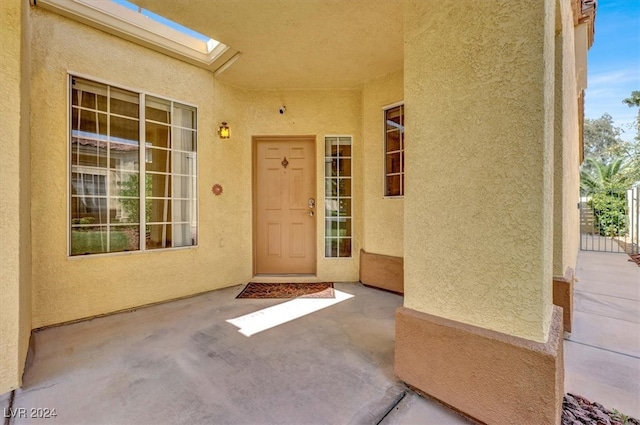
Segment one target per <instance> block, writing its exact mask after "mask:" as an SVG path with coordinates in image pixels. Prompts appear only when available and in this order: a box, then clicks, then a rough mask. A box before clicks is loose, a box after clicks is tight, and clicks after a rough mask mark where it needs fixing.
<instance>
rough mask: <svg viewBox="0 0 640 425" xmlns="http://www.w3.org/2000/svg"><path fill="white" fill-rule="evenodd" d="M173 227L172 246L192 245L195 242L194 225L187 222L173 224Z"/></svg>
mask: <svg viewBox="0 0 640 425" xmlns="http://www.w3.org/2000/svg"><path fill="white" fill-rule="evenodd" d="M172 229H173V246H192V245H195V244H196V239H195V227H194V228H193V232H192V228H191V225H189V224H174V225H172Z"/></svg>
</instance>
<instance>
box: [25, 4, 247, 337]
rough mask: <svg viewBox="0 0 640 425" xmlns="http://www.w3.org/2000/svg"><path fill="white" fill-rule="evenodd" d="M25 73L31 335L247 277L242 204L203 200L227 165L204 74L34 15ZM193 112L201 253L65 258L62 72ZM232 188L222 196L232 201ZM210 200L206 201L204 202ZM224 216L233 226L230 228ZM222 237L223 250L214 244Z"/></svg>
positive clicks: (195, 250) (210, 86)
mask: <svg viewBox="0 0 640 425" xmlns="http://www.w3.org/2000/svg"><path fill="white" fill-rule="evenodd" d="M32 13H33V39H32V50H33V72H32V99H33V102H32V103H33V106H32V151H33V155H32V179H33V182H34V184H33V201H32V217H33V220H32V229H33V259H34V264H33V281H34V299H33V313H34V315H33V326H34V327H35V328H37V327H40V326H45V325H50V324H54V323H60V322H64V321H68V320H74V319H79V318H83V317H88V316H93V315H97V314H102V313H107V312H111V311H115V310H120V309H125V308H129V307H134V306H138V305H142V304H147V303H152V302H158V301H162V300H166V299H172V298H176V297H181V296H185V295H189V294H194V293H198V292H203V291H207V290H211V289H215V288H219V287H223V286H229V285H235V284H239V283H243V282H245V281H246V280H248V279H249V278H250V273H251V263H250V238H249V236H248V235H247V234H246V233H247V232H246V230H245V227H246V226H247V225H248V223H250V213H249V207H248V206H246V203H245V202H244V199H241V198H238V197H232V196H226V197H223V198H217V199H214V197H213V195H211V192H210V191H209V188H210V186H211V184H212V182H213V181H215V180H218V179H219V177H218V176H219V175H220V171H219V170H220V168H221V167H225V163H226V161H227V158H224V157H223V156H222V155H218V156H216V155H215V153H216V151H217V150H219V149H223V150H224V149H225V148H224V147H220V146H218V144H219V143H220V139H218V137H217V135H216V133H215V125H216V123H218V122H219V121H221V118H220V117H219V116H218V115H217V113H218V110H216V108H214V104H213V101H212V99H214V98H215V95H214V82H213V77H212V75H211V74H210V73H209V72H207V71H204V70H201V69H198V68H196V67H193V66H191V65H188V64H185V63H183V62H180V61H178V60H175V59H171V58H167V57H165V56H162V55H160V54H158V53H155V52H152V51H149V50H147V49H144V48H142V47H139V46H136V45H134V44H132V43H129V42H126V41H124V40H121V39H119V38H116V37H113V36H111V35H107V34H105V33H103V32H101V31H97V30H93V29H90V28H88V27H87V26H85V25H82V24H79V23H76V22H73V21H70V20H68V19H66V18H63V17H60V16H58V15H56V14H53V13H50V12H47V11H44V10H42V9H38V8H35V9H33V11H32ZM68 71H70V72H74V73H80V74H84V75H87V76H89V77H92V78H95V79H101V80H104V81H106V82H109V83H112V84H114V85H120V86H124V87H130V88H133V89H137V90H142V91H147V92H150V93H152V94H157V95H160V96H166V97H168V98H173V99H176V100H179V101H180V100H181V101H185V102H188V103H192V104H195V105H197V106H198V120H199V133H198V138H199V140H198V141H199V144H198V154H199V159H198V161H199V175H200V181H199V200H200V204H199V236H200V237H199V246H198V247H197V248H189V249H180V250H173V251H153V252H147V253H135V252H134V253H126V254H115V255H114V254H111V255H101V256H86V257H81V258H78V257H74V258H68V257H67V249H68V248H67V245H68V243H67V226H68V217H67V203H68V198H67V197H68V165H67V151H68V136H67V119H68V118H67V116H68V112H67V72H68ZM234 185H237V186H238V187H240V185H241V182H237V183H236V182H233V183H230V186H231V188H229V189H230V190H229V192H230V193H233V192H234V189H235V187H234ZM209 195H211V196H209ZM226 216H233V217H235V219H236V220H235V221H234V222H233V223H228V222H227V219H226V218H225V217H226ZM225 233H228V235H229V237H228V238H226V243H225V244H224V247H220V244H219V241H218V239H219V236H220V235H222V234H225Z"/></svg>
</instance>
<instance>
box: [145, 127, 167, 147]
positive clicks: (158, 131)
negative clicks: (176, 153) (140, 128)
mask: <svg viewBox="0 0 640 425" xmlns="http://www.w3.org/2000/svg"><path fill="white" fill-rule="evenodd" d="M145 134H146V140H145V142H146V143H147V144H151V145H152V146H154V147H160V148H166V149H168V148H170V147H171V145H170V143H169V141H170V140H171V127H169V126H168V125H162V124H154V123H151V122H147V123H146V129H145Z"/></svg>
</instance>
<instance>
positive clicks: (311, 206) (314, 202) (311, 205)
mask: <svg viewBox="0 0 640 425" xmlns="http://www.w3.org/2000/svg"><path fill="white" fill-rule="evenodd" d="M315 206H316V200H315V199H313V198H309V208H313V207H315Z"/></svg>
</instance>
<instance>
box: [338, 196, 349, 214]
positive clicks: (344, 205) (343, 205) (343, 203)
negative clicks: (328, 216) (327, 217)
mask: <svg viewBox="0 0 640 425" xmlns="http://www.w3.org/2000/svg"><path fill="white" fill-rule="evenodd" d="M340 216H342V217H345V216H351V199H340Z"/></svg>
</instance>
